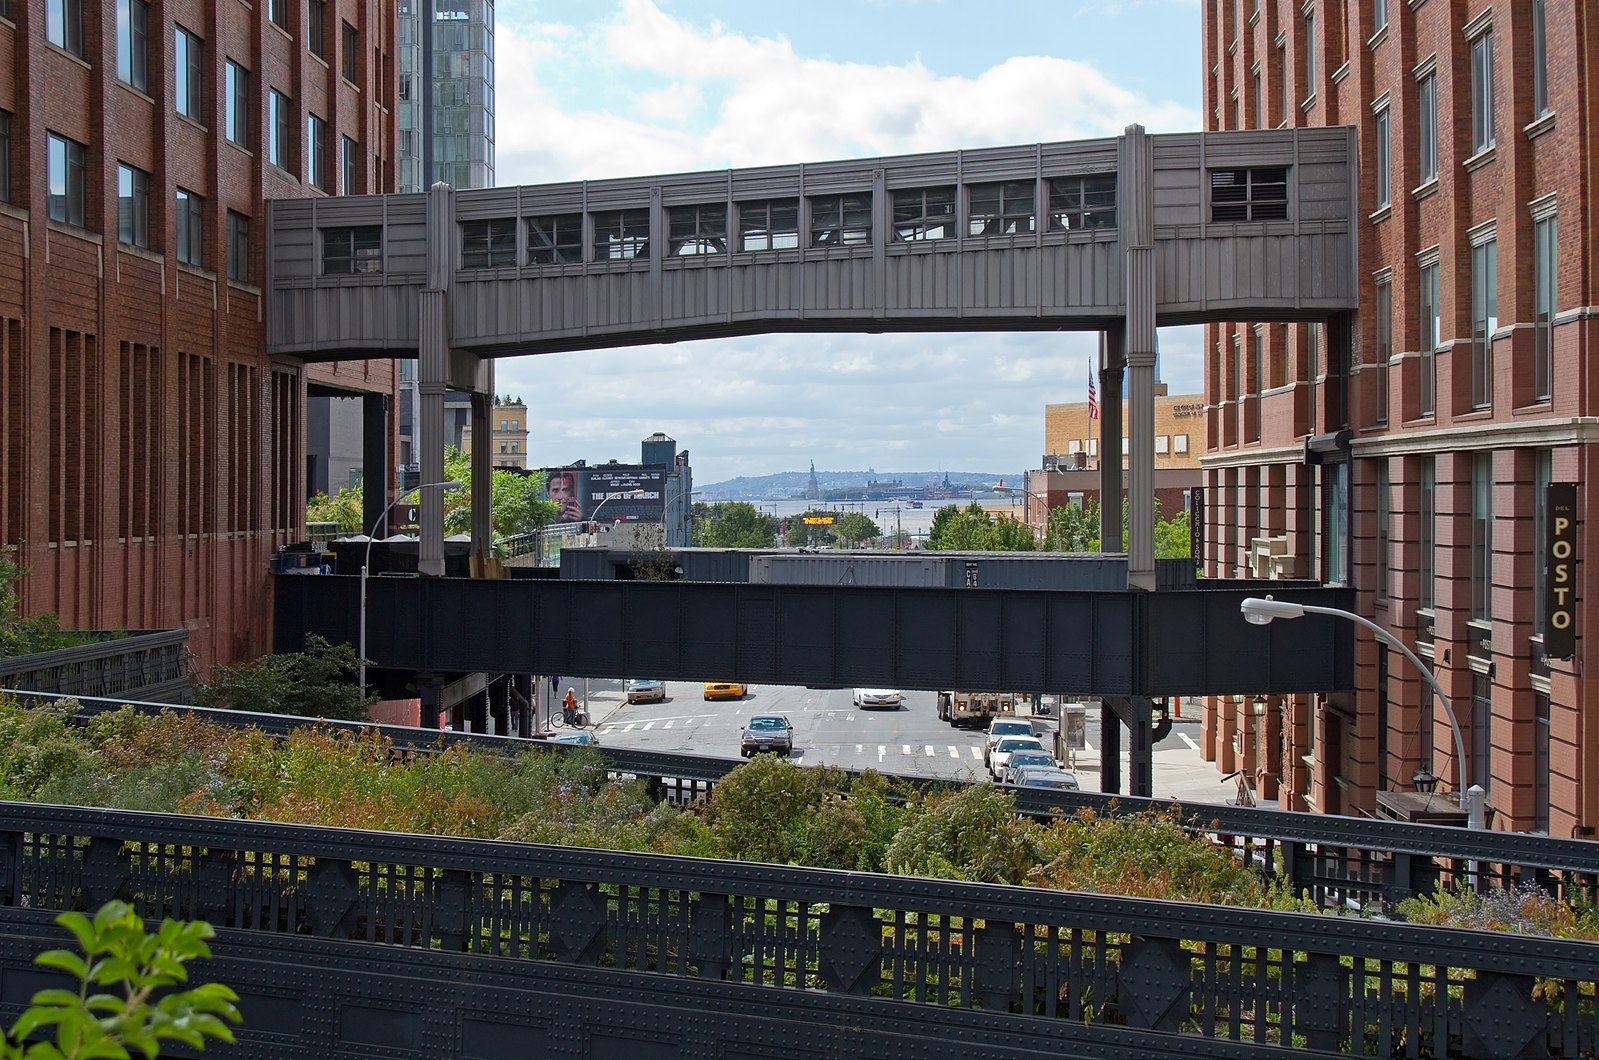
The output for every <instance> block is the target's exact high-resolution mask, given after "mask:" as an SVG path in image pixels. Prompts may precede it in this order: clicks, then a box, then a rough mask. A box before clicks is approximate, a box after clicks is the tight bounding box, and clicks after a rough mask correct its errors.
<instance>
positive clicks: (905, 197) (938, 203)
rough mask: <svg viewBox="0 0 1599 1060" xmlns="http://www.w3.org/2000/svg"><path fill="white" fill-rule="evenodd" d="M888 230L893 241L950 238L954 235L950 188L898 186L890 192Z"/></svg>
mask: <svg viewBox="0 0 1599 1060" xmlns="http://www.w3.org/2000/svg"><path fill="white" fill-rule="evenodd" d="M893 202H894V217H893V222H892V227H891V228H890V232H891V233H892V238H893V240H894V242H896V243H915V242H920V241H922V240H927V239H951V238H953V237H954V235H955V189H954V188H901V189H899V190H898V191H896V192H894V193H893Z"/></svg>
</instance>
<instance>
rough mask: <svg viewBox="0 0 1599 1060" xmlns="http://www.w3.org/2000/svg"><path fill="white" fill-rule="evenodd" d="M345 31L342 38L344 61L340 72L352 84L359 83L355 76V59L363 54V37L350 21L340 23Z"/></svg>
mask: <svg viewBox="0 0 1599 1060" xmlns="http://www.w3.org/2000/svg"><path fill="white" fill-rule="evenodd" d="M340 25H341V27H342V31H343V37H342V38H341V39H342V41H343V46H344V55H343V59H344V61H343V63H341V64H340V67H341V68H340V70H339V73H340V74H341V75H342V76H343V77H344V79H345V80H346V81H348V82H350V83H351V84H359V83H360V82H359V81H357V80H356V76H355V60H356V58H357V57H358V56H359V55H360V54H361V38H360V36H359V35H358V34H357V33H356V31H355V27H354V26H352V25H350V24H349V23H348V22H343V23H341V24H340Z"/></svg>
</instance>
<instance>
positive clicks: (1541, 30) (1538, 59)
mask: <svg viewBox="0 0 1599 1060" xmlns="http://www.w3.org/2000/svg"><path fill="white" fill-rule="evenodd" d="M1532 113H1533V115H1534V116H1540V117H1541V116H1542V115H1545V114H1548V113H1549V38H1548V29H1547V24H1546V23H1545V21H1544V0H1532Z"/></svg>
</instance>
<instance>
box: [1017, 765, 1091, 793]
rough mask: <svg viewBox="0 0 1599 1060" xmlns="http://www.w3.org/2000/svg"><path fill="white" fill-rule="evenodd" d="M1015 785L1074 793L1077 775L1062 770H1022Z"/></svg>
mask: <svg viewBox="0 0 1599 1060" xmlns="http://www.w3.org/2000/svg"><path fill="white" fill-rule="evenodd" d="M1017 784H1018V785H1019V786H1021V787H1024V788H1051V789H1053V790H1055V791H1076V790H1077V775H1076V774H1075V773H1068V772H1067V771H1066V770H1064V769H1028V770H1024V771H1023V774H1022V776H1021V778H1020V779H1019V780H1017Z"/></svg>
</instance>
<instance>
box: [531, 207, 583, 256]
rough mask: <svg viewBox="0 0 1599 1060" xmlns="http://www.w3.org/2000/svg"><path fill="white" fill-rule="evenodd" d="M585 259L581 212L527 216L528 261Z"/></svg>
mask: <svg viewBox="0 0 1599 1060" xmlns="http://www.w3.org/2000/svg"><path fill="white" fill-rule="evenodd" d="M582 260H583V215H582V214H580V213H563V214H555V215H552V216H549V217H529V218H528V219H527V263H528V264H529V265H563V264H567V263H570V262H577V261H582Z"/></svg>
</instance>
